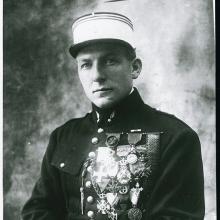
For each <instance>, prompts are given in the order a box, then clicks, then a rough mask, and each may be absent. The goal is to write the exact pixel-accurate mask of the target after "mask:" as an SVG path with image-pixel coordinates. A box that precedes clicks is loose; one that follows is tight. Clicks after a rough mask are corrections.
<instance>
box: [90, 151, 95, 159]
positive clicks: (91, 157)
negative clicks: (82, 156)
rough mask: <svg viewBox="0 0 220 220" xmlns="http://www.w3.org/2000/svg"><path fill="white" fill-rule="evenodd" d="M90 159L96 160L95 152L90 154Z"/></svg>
mask: <svg viewBox="0 0 220 220" xmlns="http://www.w3.org/2000/svg"><path fill="white" fill-rule="evenodd" d="M89 158H90V159H94V158H95V152H93V151H92V152H90V153H89Z"/></svg>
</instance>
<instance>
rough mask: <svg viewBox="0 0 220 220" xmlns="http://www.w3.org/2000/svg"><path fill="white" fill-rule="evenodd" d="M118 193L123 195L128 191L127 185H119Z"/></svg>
mask: <svg viewBox="0 0 220 220" xmlns="http://www.w3.org/2000/svg"><path fill="white" fill-rule="evenodd" d="M119 193H120V194H122V195H124V194H127V193H128V186H121V188H120V190H119Z"/></svg>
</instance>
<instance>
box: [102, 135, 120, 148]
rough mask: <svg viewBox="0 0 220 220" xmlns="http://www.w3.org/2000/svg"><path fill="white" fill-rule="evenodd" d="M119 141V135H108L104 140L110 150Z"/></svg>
mask: <svg viewBox="0 0 220 220" xmlns="http://www.w3.org/2000/svg"><path fill="white" fill-rule="evenodd" d="M119 140H120V133H108V134H107V138H106V142H105V143H106V145H107V146H108V147H110V148H114V147H116V146H117V145H118V143H119Z"/></svg>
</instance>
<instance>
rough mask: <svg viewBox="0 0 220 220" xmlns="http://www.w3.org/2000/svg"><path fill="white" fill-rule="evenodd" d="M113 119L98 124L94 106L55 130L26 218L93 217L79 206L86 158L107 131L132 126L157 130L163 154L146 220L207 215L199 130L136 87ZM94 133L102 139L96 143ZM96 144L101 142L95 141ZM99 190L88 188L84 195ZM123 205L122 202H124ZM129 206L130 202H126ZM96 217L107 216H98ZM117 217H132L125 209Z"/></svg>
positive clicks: (146, 200) (144, 202)
mask: <svg viewBox="0 0 220 220" xmlns="http://www.w3.org/2000/svg"><path fill="white" fill-rule="evenodd" d="M114 110H115V116H114V118H113V119H112V120H110V121H107V120H104V121H102V122H100V123H97V114H96V111H95V110H93V111H92V112H91V113H88V114H86V116H85V117H83V118H76V119H72V120H70V121H68V122H66V123H65V124H64V125H62V126H60V127H58V128H57V129H55V130H54V131H53V132H52V134H51V136H50V141H49V144H48V147H47V150H46V153H45V155H44V158H43V162H42V168H41V176H40V178H39V180H38V181H37V183H36V185H35V187H34V189H33V192H32V195H31V198H30V199H29V200H28V201H27V202H26V204H25V205H24V207H23V210H22V218H23V219H24V220H79V219H89V218H88V216H87V215H86V213H87V212H88V211H89V210H94V209H95V208H94V207H95V206H96V204H95V202H94V205H89V204H85V214H84V215H81V211H80V186H81V172H82V167H83V163H84V161H85V160H86V158H87V156H88V154H89V152H91V151H94V149H95V148H96V147H97V146H101V145H103V143H104V141H105V140H104V138H103V133H99V132H98V129H99V128H100V127H101V128H103V130H104V132H113V133H114V132H115V133H116V132H121V131H123V132H128V131H131V130H134V129H138V130H140V129H141V130H142V131H144V132H147V133H151V132H157V133H158V132H159V133H160V143H159V152H158V154H159V159H158V162H157V168H156V170H155V171H154V175H153V176H154V178H152V179H151V180H150V183H151V184H150V185H146V186H144V187H143V188H144V191H146V192H147V193H143V196H142V198H141V201H140V203H141V207H142V211H143V217H142V219H146V220H181V219H189V220H190V219H193V220H199V219H203V217H204V180H203V167H202V159H201V149H200V142H199V138H198V136H197V134H196V133H195V132H194V131H193V130H192V129H191V128H190V127H189V126H187V125H186V124H185V123H184V122H182V121H181V120H179V119H177V118H176V117H175V116H173V115H170V114H167V113H163V112H160V111H157V110H156V109H154V108H152V107H150V106H148V105H146V104H144V102H143V101H142V99H141V97H140V95H139V93H138V91H137V90H136V89H135V90H134V91H133V92H132V94H130V95H129V96H128V97H127V98H125V99H124V100H123V101H122V102H121V103H120V104H119V105H117V106H116V107H115V109H114ZM94 137H96V138H97V139H98V143H97V144H94V143H92V142H93V141H92V139H93V138H94ZM96 145H97V146H96ZM89 194H90V195H93V196H94V198H95V194H94V192H92V191H88V192H86V194H85V197H87V196H88V195H89ZM122 205H123V204H122ZM125 205H126V204H125ZM95 219H107V218H106V216H103V215H97V216H96V217H95ZM118 219H128V217H127V212H126V208H125V211H122V212H121V213H120V215H119V216H118Z"/></svg>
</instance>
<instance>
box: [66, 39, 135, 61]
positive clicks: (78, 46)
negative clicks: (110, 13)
mask: <svg viewBox="0 0 220 220" xmlns="http://www.w3.org/2000/svg"><path fill="white" fill-rule="evenodd" d="M97 43H115V44H117V45H118V44H120V45H122V46H125V47H128V48H130V49H134V48H133V47H132V46H131V45H130V44H129V43H127V42H125V41H123V40H119V39H108V38H106V39H96V40H88V41H84V42H82V43H78V44H73V45H72V46H71V47H70V49H69V52H70V54H71V55H72V56H73V57H74V58H76V57H77V54H78V53H79V51H80V50H81V49H83V48H85V47H87V46H89V45H92V44H97Z"/></svg>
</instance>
